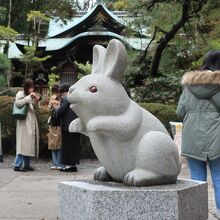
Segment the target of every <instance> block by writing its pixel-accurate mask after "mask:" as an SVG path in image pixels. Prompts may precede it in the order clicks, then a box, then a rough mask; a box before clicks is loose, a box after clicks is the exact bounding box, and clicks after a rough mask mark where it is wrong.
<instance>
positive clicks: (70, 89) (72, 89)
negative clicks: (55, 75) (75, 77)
mask: <svg viewBox="0 0 220 220" xmlns="http://www.w3.org/2000/svg"><path fill="white" fill-rule="evenodd" d="M74 89H75V88H74V87H73V86H71V87H70V88H69V94H71V93H72V92H73V91H74Z"/></svg>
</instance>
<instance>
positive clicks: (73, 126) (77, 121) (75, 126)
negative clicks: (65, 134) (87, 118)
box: [69, 118, 84, 132]
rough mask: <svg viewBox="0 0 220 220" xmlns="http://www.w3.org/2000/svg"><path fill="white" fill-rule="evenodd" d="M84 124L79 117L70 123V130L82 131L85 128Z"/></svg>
mask: <svg viewBox="0 0 220 220" xmlns="http://www.w3.org/2000/svg"><path fill="white" fill-rule="evenodd" d="M83 128H84V127H83V125H82V123H81V121H80V119H79V118H77V119H75V120H73V121H72V122H71V123H70V125H69V132H80V131H82V130H83Z"/></svg>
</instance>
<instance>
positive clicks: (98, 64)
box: [92, 45, 106, 74]
mask: <svg viewBox="0 0 220 220" xmlns="http://www.w3.org/2000/svg"><path fill="white" fill-rule="evenodd" d="M105 53H106V49H105V48H104V47H103V46H100V45H95V46H94V47H93V61H92V74H101V73H103V68H104V66H103V60H104V57H105Z"/></svg>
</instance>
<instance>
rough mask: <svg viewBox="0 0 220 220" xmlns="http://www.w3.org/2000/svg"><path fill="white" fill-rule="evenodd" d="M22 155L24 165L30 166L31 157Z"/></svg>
mask: <svg viewBox="0 0 220 220" xmlns="http://www.w3.org/2000/svg"><path fill="white" fill-rule="evenodd" d="M23 157H24V160H23V164H24V167H30V162H31V158H30V157H29V156H23Z"/></svg>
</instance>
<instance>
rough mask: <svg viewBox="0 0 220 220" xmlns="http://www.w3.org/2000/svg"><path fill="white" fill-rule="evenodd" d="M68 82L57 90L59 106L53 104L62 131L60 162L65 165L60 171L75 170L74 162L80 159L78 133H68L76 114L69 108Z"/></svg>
mask: <svg viewBox="0 0 220 220" xmlns="http://www.w3.org/2000/svg"><path fill="white" fill-rule="evenodd" d="M69 87H70V85H69V84H63V85H61V86H60V89H59V92H60V93H61V95H62V98H61V101H60V106H54V107H55V109H56V113H57V117H58V118H60V119H61V133H62V163H63V164H64V165H65V167H64V168H63V169H62V170H61V171H66V172H77V166H76V164H77V163H79V159H80V134H79V133H70V132H69V124H70V123H71V122H72V121H73V120H74V119H76V118H78V116H77V115H76V114H75V112H74V111H73V110H72V109H71V108H70V103H69V102H68V100H67V94H68V91H69Z"/></svg>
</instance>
